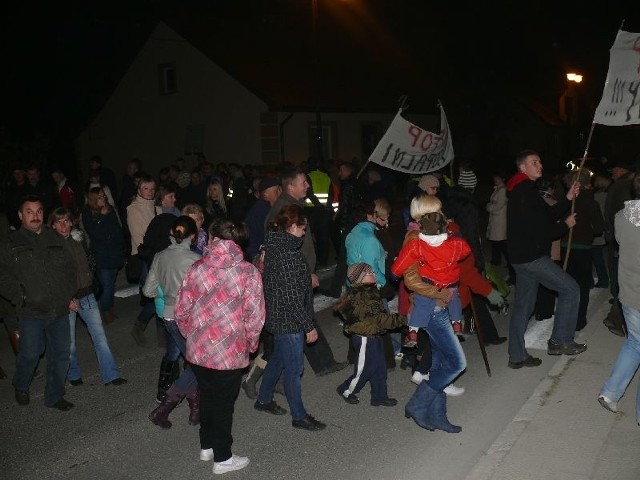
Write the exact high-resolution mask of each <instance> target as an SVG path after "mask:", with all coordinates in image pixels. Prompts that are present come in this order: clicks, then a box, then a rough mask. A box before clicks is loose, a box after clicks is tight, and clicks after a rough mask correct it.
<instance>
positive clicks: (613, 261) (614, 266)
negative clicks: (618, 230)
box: [607, 240, 620, 298]
mask: <svg viewBox="0 0 640 480" xmlns="http://www.w3.org/2000/svg"><path fill="white" fill-rule="evenodd" d="M607 267H609V291H610V292H611V296H613V298H618V293H619V292H620V286H619V285H618V243H617V242H616V241H615V240H611V241H608V242H607Z"/></svg>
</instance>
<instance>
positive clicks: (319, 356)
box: [304, 323, 336, 373]
mask: <svg viewBox="0 0 640 480" xmlns="http://www.w3.org/2000/svg"><path fill="white" fill-rule="evenodd" d="M315 327H316V331H317V332H318V340H317V341H316V342H314V343H312V344H311V345H309V344H308V343H307V342H304V355H305V357H307V361H308V362H309V365H311V369H312V370H313V373H326V371H327V370H329V369H330V368H332V367H333V366H334V365H335V364H336V360H335V359H334V358H333V352H332V351H331V347H330V346H329V342H327V337H325V336H324V332H323V331H322V329H321V328H320V325H318V324H317V323H316V324H315Z"/></svg>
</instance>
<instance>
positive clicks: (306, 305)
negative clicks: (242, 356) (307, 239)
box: [263, 230, 315, 335]
mask: <svg viewBox="0 0 640 480" xmlns="http://www.w3.org/2000/svg"><path fill="white" fill-rule="evenodd" d="M307 235H309V234H308V233H307ZM302 242H303V239H302V238H299V237H296V236H294V235H291V234H290V233H287V232H284V231H282V230H269V231H267V233H266V236H265V259H264V272H263V278H264V297H265V300H266V305H267V319H266V324H265V328H266V329H267V330H268V331H269V332H271V333H273V334H274V335H278V334H290V333H299V332H304V333H309V332H310V331H311V330H313V329H314V328H315V325H314V323H313V289H312V288H311V270H310V268H309V265H308V264H307V262H306V261H305V259H304V256H303V255H302V252H301V251H300V247H301V246H302Z"/></svg>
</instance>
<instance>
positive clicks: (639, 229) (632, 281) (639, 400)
mask: <svg viewBox="0 0 640 480" xmlns="http://www.w3.org/2000/svg"><path fill="white" fill-rule="evenodd" d="M631 185H632V195H633V197H632V200H629V201H627V202H625V205H624V208H623V209H622V210H621V211H619V212H618V213H616V215H615V217H614V225H615V235H616V241H617V242H618V245H619V247H620V248H619V252H620V262H619V265H618V284H619V287H620V290H619V294H618V298H619V300H620V303H621V305H622V312H623V314H624V319H625V321H626V324H627V332H628V335H627V338H626V340H625V342H624V344H623V345H622V348H621V349H620V353H619V354H618V358H617V360H616V362H615V363H614V364H613V369H612V371H611V375H610V376H609V378H608V379H607V381H606V382H605V384H604V385H603V386H602V389H601V390H600V396H599V397H598V401H599V402H600V405H602V406H603V407H604V408H606V409H607V410H609V411H611V412H617V411H618V401H619V400H620V398H621V397H622V395H624V393H625V391H626V390H627V388H628V386H629V383H631V380H632V379H633V377H634V375H635V374H636V372H637V371H638V366H639V365H640V282H639V281H638V275H639V272H640V174H639V173H636V174H635V175H634V177H633V180H632V184H631ZM636 423H638V425H640V387H639V388H638V392H637V393H636Z"/></svg>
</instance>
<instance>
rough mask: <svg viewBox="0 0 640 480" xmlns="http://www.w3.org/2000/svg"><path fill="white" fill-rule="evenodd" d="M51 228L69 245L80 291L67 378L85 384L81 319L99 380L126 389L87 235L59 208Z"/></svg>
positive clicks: (72, 325)
mask: <svg viewBox="0 0 640 480" xmlns="http://www.w3.org/2000/svg"><path fill="white" fill-rule="evenodd" d="M48 224H49V227H51V228H52V229H53V230H54V231H55V232H56V233H57V234H58V235H60V236H61V237H62V238H64V239H65V240H66V241H67V245H68V246H69V249H70V250H71V253H72V255H73V261H74V264H75V266H76V272H77V278H76V282H75V283H76V288H77V291H76V293H75V295H74V298H75V299H76V301H77V304H78V309H77V311H75V310H72V311H71V312H69V324H70V332H71V343H70V345H71V346H70V350H71V355H70V366H69V373H68V374H67V378H68V379H69V383H70V384H71V385H73V386H79V385H82V384H83V381H82V373H81V370H80V362H79V361H78V349H77V345H76V317H77V316H80V318H81V319H82V321H83V322H84V324H85V325H86V326H87V330H88V331H89V336H90V337H91V342H92V343H93V348H94V350H95V351H96V355H97V357H98V365H99V367H100V376H101V377H102V383H104V384H105V385H115V386H118V385H124V384H125V383H127V381H126V380H125V379H124V378H122V377H121V376H120V371H119V370H118V367H117V365H116V361H115V359H114V358H113V354H112V353H111V349H110V348H109V342H108V341H107V335H106V333H105V331H104V327H103V326H102V319H101V318H100V309H99V306H98V302H97V301H96V297H95V295H94V293H93V292H94V288H95V285H94V271H93V270H94V269H95V265H93V263H94V261H93V260H91V263H92V264H90V262H89V258H88V256H87V247H86V243H85V238H84V234H83V233H82V231H81V230H80V229H77V228H73V217H72V213H71V211H69V210H68V209H67V208H64V207H58V208H56V209H55V210H54V211H53V212H51V214H50V215H49V222H48Z"/></svg>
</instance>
